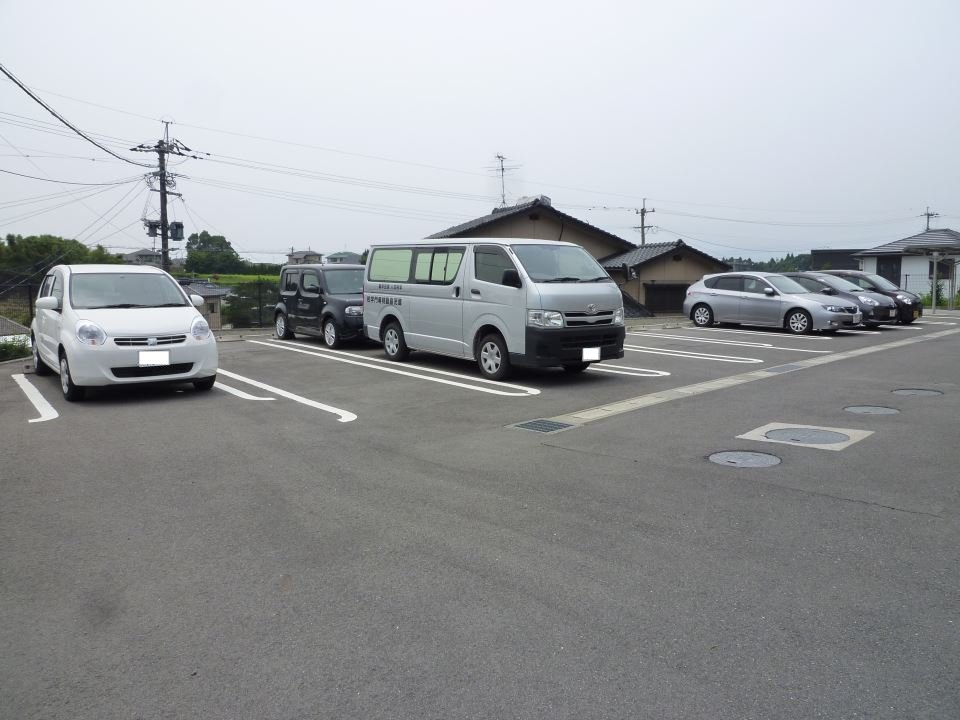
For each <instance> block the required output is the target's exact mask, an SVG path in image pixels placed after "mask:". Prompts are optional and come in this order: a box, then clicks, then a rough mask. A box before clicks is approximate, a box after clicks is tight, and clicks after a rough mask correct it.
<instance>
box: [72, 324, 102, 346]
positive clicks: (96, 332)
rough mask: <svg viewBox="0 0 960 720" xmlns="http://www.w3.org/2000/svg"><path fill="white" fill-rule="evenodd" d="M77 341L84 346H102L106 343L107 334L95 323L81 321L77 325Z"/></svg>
mask: <svg viewBox="0 0 960 720" xmlns="http://www.w3.org/2000/svg"><path fill="white" fill-rule="evenodd" d="M77 340H79V341H80V342H81V343H82V344H84V345H103V344H104V343H105V342H106V341H107V334H106V333H105V332H104V331H103V328H102V327H100V326H99V325H97V324H96V323H92V322H90V321H89V320H81V321H80V322H78V323H77Z"/></svg>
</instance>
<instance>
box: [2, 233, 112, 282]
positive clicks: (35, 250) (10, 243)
mask: <svg viewBox="0 0 960 720" xmlns="http://www.w3.org/2000/svg"><path fill="white" fill-rule="evenodd" d="M121 262H123V260H122V259H121V258H120V257H119V256H117V255H113V254H112V253H109V252H107V251H106V250H105V249H104V248H103V247H102V246H100V245H98V246H97V247H96V248H93V249H91V248H89V247H88V246H86V245H84V244H83V243H82V242H78V241H76V240H68V239H66V238H62V237H58V236H56V235H30V236H27V237H23V236H22V235H13V234H8V235H7V236H6V238H5V242H3V243H0V270H7V271H13V272H16V273H18V274H20V275H23V276H27V275H43V274H44V273H45V272H46V271H47V270H49V269H50V268H51V267H53V266H54V265H59V264H65V265H83V264H89V263H121Z"/></svg>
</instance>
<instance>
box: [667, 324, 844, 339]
mask: <svg viewBox="0 0 960 720" xmlns="http://www.w3.org/2000/svg"><path fill="white" fill-rule="evenodd" d="M678 329H679V330H686V331H690V330H702V331H704V332H715V333H734V334H737V335H764V336H765V337H770V331H769V330H735V329H733V328H701V327H681V328H678ZM780 337H788V338H790V339H791V340H833V337H832V336H830V335H781V336H780Z"/></svg>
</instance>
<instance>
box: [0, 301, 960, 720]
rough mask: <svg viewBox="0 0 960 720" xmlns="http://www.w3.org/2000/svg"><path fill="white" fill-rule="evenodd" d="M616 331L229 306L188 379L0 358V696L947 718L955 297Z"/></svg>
mask: <svg viewBox="0 0 960 720" xmlns="http://www.w3.org/2000/svg"><path fill="white" fill-rule="evenodd" d="M625 349H626V352H625V357H624V358H623V359H622V360H617V361H613V362H604V363H601V364H599V365H595V366H592V367H591V368H589V369H588V370H587V371H585V372H584V373H582V374H578V375H572V374H568V373H565V372H563V371H561V370H547V371H524V370H520V371H516V372H515V373H514V375H513V376H512V377H511V378H510V379H509V380H508V381H507V382H506V383H495V382H490V381H487V380H484V379H483V378H482V377H481V376H480V374H479V372H478V370H477V368H476V366H475V365H473V364H471V363H469V362H466V361H456V360H452V359H446V358H442V357H437V356H429V355H425V354H422V353H416V352H414V353H413V354H412V355H411V357H410V360H409V361H408V362H406V363H391V362H387V361H386V360H385V359H384V358H383V352H382V350H381V349H380V348H379V347H377V346H373V345H363V344H354V345H348V346H346V347H344V348H343V349H341V350H328V349H326V348H325V347H324V346H323V345H322V343H321V342H319V341H318V340H314V339H306V340H301V339H296V340H290V341H281V340H277V339H275V338H274V337H272V336H271V335H270V334H269V333H267V332H266V331H265V332H264V333H263V334H256V333H255V332H254V333H252V334H240V333H235V334H233V335H231V336H228V337H225V338H224V340H223V342H221V343H220V373H219V376H218V382H217V385H216V386H215V387H214V389H213V390H212V391H210V392H209V393H201V392H195V391H193V390H192V389H191V388H189V387H184V388H171V387H154V388H133V389H116V388H111V389H103V390H95V391H94V392H91V393H89V396H88V399H87V400H86V401H84V402H82V403H67V402H65V401H64V400H63V398H62V396H61V395H60V391H59V384H58V379H57V377H56V376H52V377H36V376H34V375H32V374H30V373H29V372H26V371H25V370H24V367H23V363H8V364H5V365H0V408H2V410H3V412H2V414H0V431H2V437H3V443H4V445H3V447H4V453H3V454H4V459H3V465H2V467H0V473H2V476H3V483H2V488H3V503H2V506H0V507H2V510H0V533H2V543H0V570H2V574H3V577H4V582H3V583H2V588H0V607H2V610H3V615H4V617H5V618H6V620H7V622H5V623H4V624H3V627H2V630H0V640H2V642H3V645H4V647H5V648H7V652H6V653H5V654H4V659H3V660H2V661H0V663H2V666H3V669H2V672H0V677H2V680H3V681H2V682H0V706H2V707H4V708H8V709H9V713H8V716H9V717H18V718H19V717H44V718H107V717H142V718H153V717H204V718H301V717H338V718H339V717H356V718H378V717H383V718H388V717H390V718H397V717H436V718H460V717H464V718H466V717H498V718H499V717H518V718H519V717H523V718H534V717H537V718H540V717H542V718H584V717H611V718H633V717H651V718H659V717H704V718H707V717H709V718H745V717H749V718H772V717H777V718H787V717H796V718H808V717H832V718H840V717H883V718H904V717H916V718H944V717H957V716H958V714H960V692H958V690H957V688H958V687H960V670H958V663H957V658H958V651H960V638H958V634H957V633H958V627H960V617H958V612H957V609H958V607H960V602H958V601H960V583H958V577H960V575H958V568H960V565H958V555H957V547H958V541H960V532H958V530H960V525H958V515H957V509H958V505H957V500H958V496H957V484H956V476H957V473H958V470H960V449H958V447H960V446H958V442H957V427H958V425H957V422H958V421H957V418H958V417H960V373H958V371H957V368H956V358H957V357H960V317H958V316H957V315H955V314H953V315H951V314H945V315H941V316H936V315H930V316H927V317H925V318H923V319H921V320H920V321H917V322H915V323H914V324H912V325H894V326H884V327H881V328H879V329H871V330H867V329H862V330H855V331H841V332H837V333H835V334H831V335H822V334H813V335H800V336H797V335H791V334H788V333H785V332H777V331H768V330H753V329H750V328H745V327H712V328H694V327H692V326H691V325H690V323H689V322H686V321H678V322H675V323H661V324H657V325H653V324H648V325H646V326H643V327H636V328H634V329H631V330H629V331H628V334H627V338H626V343H625ZM917 391H921V392H917ZM715 453H728V454H727V455H723V456H721V457H719V458H717V460H719V462H712V461H711V460H710V456H711V455H713V454H715ZM771 458H772V459H771ZM766 462H770V463H774V462H776V464H771V465H769V466H762V465H764V463H766Z"/></svg>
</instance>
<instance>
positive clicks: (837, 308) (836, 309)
mask: <svg viewBox="0 0 960 720" xmlns="http://www.w3.org/2000/svg"><path fill="white" fill-rule="evenodd" d="M823 309H824V310H826V311H827V312H835V313H840V312H843V308H842V307H840V306H839V305H824V306H823Z"/></svg>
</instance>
